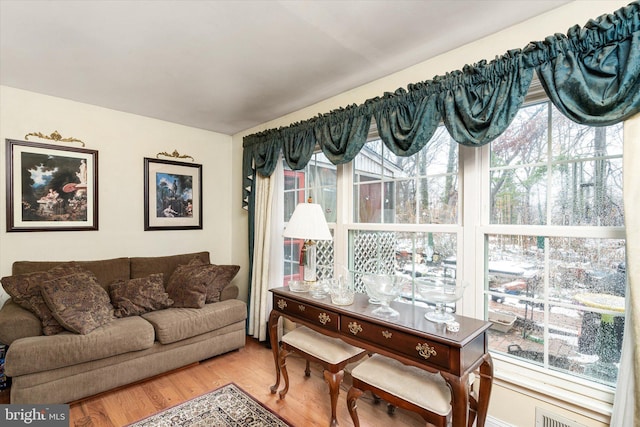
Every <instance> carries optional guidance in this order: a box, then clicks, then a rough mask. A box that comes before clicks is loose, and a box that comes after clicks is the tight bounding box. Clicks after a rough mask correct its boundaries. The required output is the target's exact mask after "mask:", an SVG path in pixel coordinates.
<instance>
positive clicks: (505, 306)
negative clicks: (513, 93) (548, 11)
mask: <svg viewBox="0 0 640 427" xmlns="http://www.w3.org/2000/svg"><path fill="white" fill-rule="evenodd" d="M622 142H623V135H622V125H616V126H610V127H598V128H595V127H589V126H582V125H579V124H576V123H574V122H572V121H570V120H568V119H567V118H566V117H565V116H563V115H561V114H560V113H558V112H557V111H556V110H555V109H554V108H553V106H552V105H551V104H550V103H548V102H543V103H539V104H535V105H530V106H527V107H524V108H522V109H521V111H520V113H519V114H518V116H517V117H516V119H515V120H514V121H513V123H512V124H511V126H510V128H509V130H508V131H507V132H505V133H504V134H503V135H501V136H500V137H499V138H498V139H496V140H494V141H493V142H492V143H491V153H490V156H491V160H490V167H489V177H488V179H489V188H490V189H489V209H490V213H489V223H490V225H489V226H487V227H485V228H484V230H485V233H484V239H485V248H486V268H485V277H486V279H485V281H486V283H485V292H486V298H485V304H486V309H487V316H488V319H489V320H491V321H493V322H494V324H495V325H496V326H495V327H494V328H492V329H491V331H490V332H491V334H490V349H491V351H492V352H494V353H500V354H504V355H506V356H507V357H510V358H517V359H521V360H525V361H527V362H529V363H533V364H536V365H538V366H540V367H543V368H546V369H549V370H551V371H556V372H562V373H567V374H570V375H573V376H578V377H583V378H585V379H587V380H590V381H594V382H598V383H602V384H605V385H609V386H615V382H616V378H617V375H618V364H619V360H620V350H621V347H622V333H623V330H624V307H625V283H626V282H625V281H626V268H625V240H624V218H623V211H622Z"/></svg>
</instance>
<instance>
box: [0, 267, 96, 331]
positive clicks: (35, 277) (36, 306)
mask: <svg viewBox="0 0 640 427" xmlns="http://www.w3.org/2000/svg"><path fill="white" fill-rule="evenodd" d="M81 271H84V270H83V269H82V268H81V267H79V266H78V265H77V264H75V263H73V262H70V263H65V264H61V265H59V266H57V267H54V268H52V269H51V270H49V271H37V272H33V273H25V274H19V275H15V276H7V277H3V278H2V279H0V282H2V287H3V288H4V290H5V291H7V293H8V294H9V295H10V296H11V298H12V299H13V301H14V302H15V303H16V304H18V305H20V306H21V307H22V308H25V309H27V310H29V311H31V312H32V313H33V314H35V315H36V316H37V317H38V318H39V319H40V321H41V322H42V333H43V334H45V335H55V334H58V333H60V332H62V331H64V330H65V329H64V327H62V326H61V325H60V323H59V322H58V321H57V320H56V319H55V317H53V314H52V313H51V310H50V309H49V306H47V304H46V303H45V301H44V299H43V298H42V294H41V293H40V285H42V284H43V283H44V282H46V281H48V280H51V279H54V278H56V277H62V276H67V275H70V274H75V273H78V272H81Z"/></svg>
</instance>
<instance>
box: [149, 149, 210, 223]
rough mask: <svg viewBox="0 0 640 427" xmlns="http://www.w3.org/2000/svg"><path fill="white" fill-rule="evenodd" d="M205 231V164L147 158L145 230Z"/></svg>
mask: <svg viewBox="0 0 640 427" xmlns="http://www.w3.org/2000/svg"><path fill="white" fill-rule="evenodd" d="M201 229H202V165H200V164H196V163H186V162H179V161H175V160H164V159H152V158H148V157H145V158H144V230H145V231H157V230H201Z"/></svg>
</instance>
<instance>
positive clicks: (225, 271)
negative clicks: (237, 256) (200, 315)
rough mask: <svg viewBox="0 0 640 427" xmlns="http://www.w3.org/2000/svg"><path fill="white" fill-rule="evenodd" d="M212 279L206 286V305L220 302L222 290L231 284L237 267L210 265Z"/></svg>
mask: <svg viewBox="0 0 640 427" xmlns="http://www.w3.org/2000/svg"><path fill="white" fill-rule="evenodd" d="M211 267H212V270H213V272H214V277H213V280H212V281H211V282H209V283H208V284H207V299H206V302H207V304H209V303H212V302H218V301H220V294H221V293H222V290H223V289H224V288H225V287H226V286H227V285H229V283H231V281H232V280H233V278H234V277H236V274H238V271H240V266H239V265H211Z"/></svg>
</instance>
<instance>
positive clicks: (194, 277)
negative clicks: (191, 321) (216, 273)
mask: <svg viewBox="0 0 640 427" xmlns="http://www.w3.org/2000/svg"><path fill="white" fill-rule="evenodd" d="M209 265H210V264H205V263H203V262H202V261H201V260H200V259H199V258H194V259H192V260H191V261H189V263H188V264H182V265H179V266H178V267H176V269H175V270H174V271H173V273H172V274H171V277H170V278H169V283H167V293H168V294H169V298H171V299H172V300H173V307H189V308H202V307H204V304H205V302H206V300H207V284H208V283H209V282H211V281H212V280H213V272H212V271H210V269H206V268H205V267H207V266H209Z"/></svg>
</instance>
